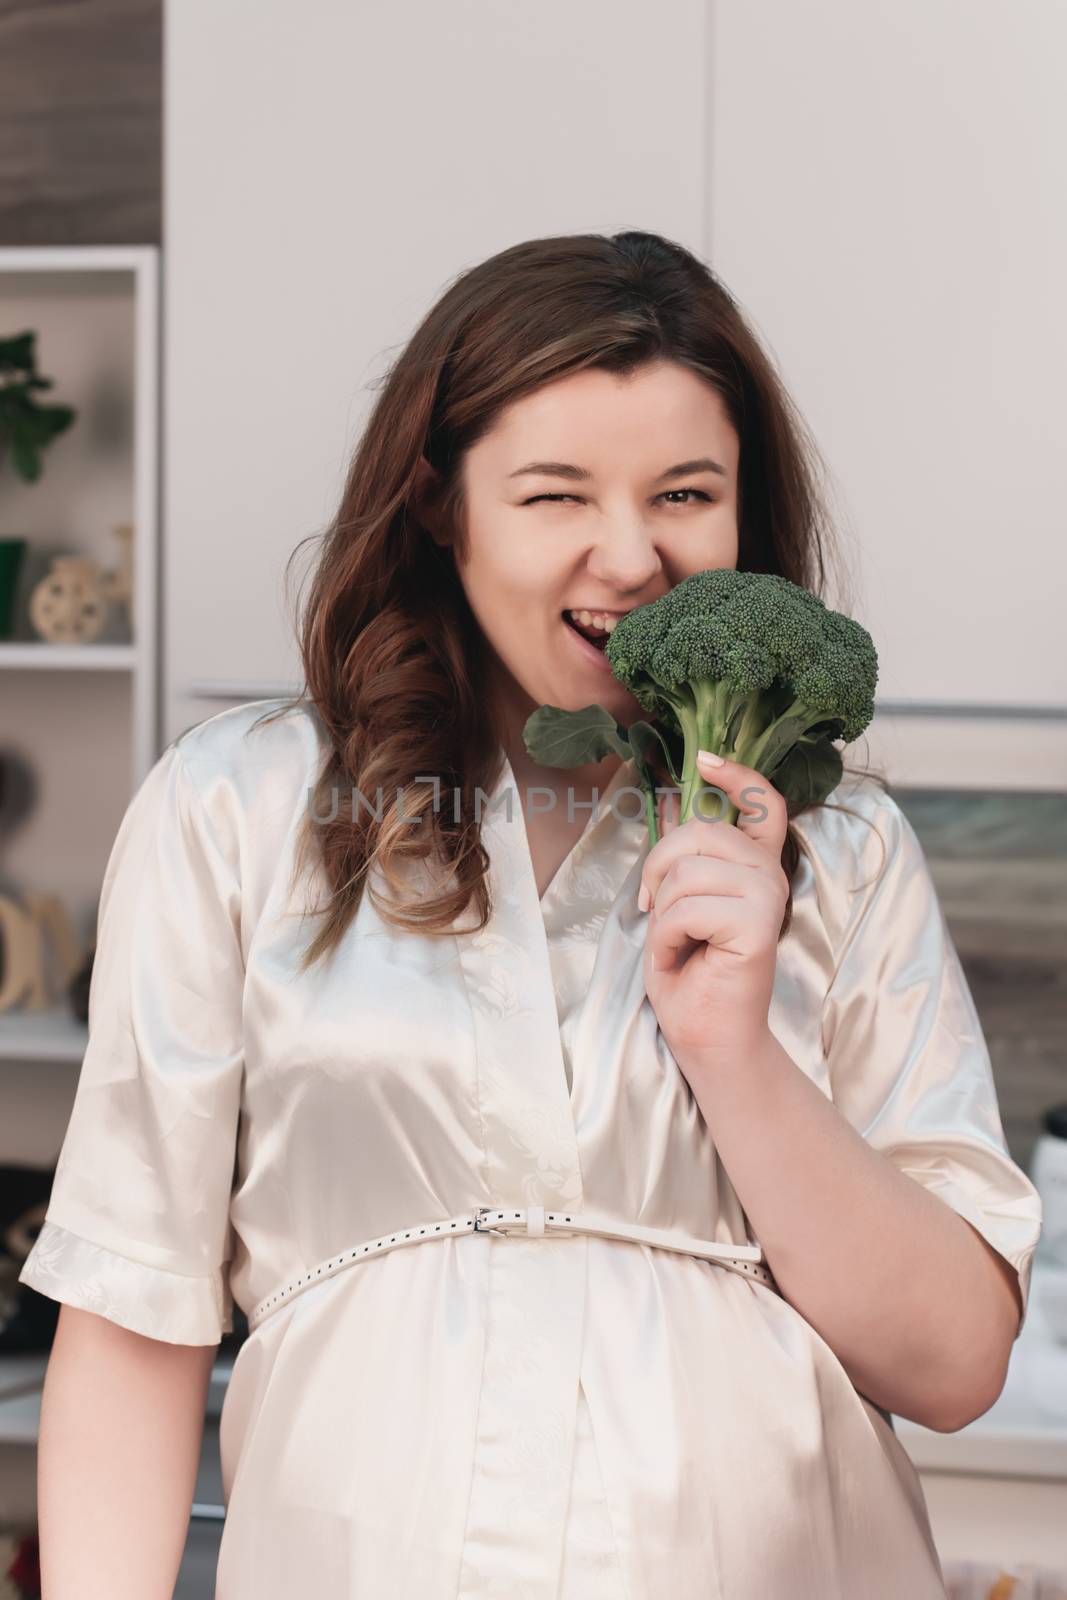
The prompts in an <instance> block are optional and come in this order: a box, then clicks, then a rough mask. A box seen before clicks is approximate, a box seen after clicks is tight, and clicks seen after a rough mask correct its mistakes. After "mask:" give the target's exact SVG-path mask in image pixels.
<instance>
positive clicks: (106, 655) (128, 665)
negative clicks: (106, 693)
mask: <svg viewBox="0 0 1067 1600" xmlns="http://www.w3.org/2000/svg"><path fill="white" fill-rule="evenodd" d="M136 666H137V647H136V645H132V644H49V643H48V642H47V641H46V640H44V639H42V640H41V641H40V643H36V644H35V643H33V642H32V641H30V640H19V641H18V642H12V641H11V640H10V639H0V669H2V668H4V667H7V668H8V669H11V670H17V671H20V672H27V671H29V672H133V671H134V670H135V669H136ZM12 692H13V691H12Z"/></svg>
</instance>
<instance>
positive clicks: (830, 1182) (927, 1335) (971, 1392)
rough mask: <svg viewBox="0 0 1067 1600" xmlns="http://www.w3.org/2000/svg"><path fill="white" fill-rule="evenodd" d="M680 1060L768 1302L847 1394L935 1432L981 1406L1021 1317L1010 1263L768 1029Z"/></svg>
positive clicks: (995, 1389)
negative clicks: (800, 1327) (848, 1114)
mask: <svg viewBox="0 0 1067 1600" xmlns="http://www.w3.org/2000/svg"><path fill="white" fill-rule="evenodd" d="M742 1057H743V1059H742ZM679 1065H680V1066H681V1067H682V1070H683V1071H684V1072H685V1075H686V1077H687V1078H688V1080H689V1083H690V1085H691V1087H692V1089H693V1093H694V1095H695V1096H696V1099H697V1103H698V1105H699V1106H700V1109H701V1112H702V1113H703V1116H704V1120H705V1122H706V1123H707V1125H708V1128H709V1130H710V1133H711V1136H712V1139H713V1141H714V1144H715V1147H716V1149H717V1151H718V1153H719V1156H720V1158H721V1160H722V1163H723V1166H724V1167H725V1169H726V1172H727V1174H728V1176H729V1178H730V1181H731V1183H732V1184H733V1187H734V1189H735V1190H736V1192H737V1196H738V1198H739V1200H740V1202H741V1205H742V1206H743V1208H744V1210H745V1213H746V1216H747V1217H748V1219H749V1221H750V1223H751V1226H752V1230H753V1233H754V1234H755V1237H756V1238H757V1239H758V1240H759V1242H760V1244H761V1245H762V1247H763V1250H764V1253H765V1255H766V1258H767V1262H768V1265H769V1266H770V1268H771V1271H772V1272H773V1273H774V1276H775V1279H776V1280H777V1283H778V1285H779V1287H780V1289H781V1290H782V1293H783V1294H784V1295H785V1297H786V1299H787V1300H789V1302H790V1303H791V1304H792V1305H794V1306H795V1307H796V1308H797V1310H798V1311H799V1312H800V1313H801V1315H802V1316H803V1317H804V1318H805V1319H806V1320H807V1321H808V1322H809V1323H810V1324H811V1325H812V1327H813V1328H815V1330H816V1331H817V1332H818V1333H819V1334H820V1335H821V1336H822V1338H823V1339H825V1340H826V1343H827V1344H828V1345H829V1346H830V1348H831V1349H832V1350H833V1351H834V1354H835V1355H836V1356H837V1358H838V1360H839V1361H840V1362H841V1364H842V1366H843V1367H844V1368H845V1370H846V1371H847V1373H848V1374H849V1377H850V1378H851V1379H852V1381H853V1383H854V1384H855V1386H856V1388H857V1389H858V1390H859V1391H860V1393H861V1394H863V1395H865V1396H866V1397H867V1398H868V1399H869V1400H872V1401H874V1403H875V1404H876V1405H880V1406H883V1407H884V1408H885V1409H886V1410H888V1411H891V1412H894V1413H896V1414H897V1415H898V1416H901V1417H906V1418H909V1419H911V1420H914V1421H917V1422H920V1423H924V1424H925V1425H926V1426H928V1427H933V1428H937V1429H939V1430H941V1431H951V1430H953V1429H955V1428H960V1427H963V1426H964V1425H965V1424H966V1423H967V1422H969V1421H972V1420H973V1419H974V1418H975V1417H977V1416H980V1415H981V1414H982V1412H983V1411H986V1410H988V1408H989V1406H990V1405H992V1403H993V1401H994V1400H995V1399H996V1397H997V1395H998V1394H999V1393H1000V1391H1001V1389H1002V1387H1003V1383H1004V1376H1005V1373H1006V1371H1007V1363H1008V1358H1009V1356H1010V1354H1011V1346H1012V1341H1013V1339H1014V1337H1015V1334H1016V1331H1017V1329H1018V1325H1019V1316H1020V1314H1021V1301H1020V1298H1019V1291H1018V1284H1017V1279H1016V1274H1015V1272H1014V1269H1013V1268H1012V1267H1011V1265H1010V1263H1008V1262H1006V1261H1005V1260H1004V1259H1003V1258H1002V1257H1001V1256H999V1255H998V1254H997V1253H996V1252H995V1251H994V1250H993V1249H992V1247H991V1246H989V1245H988V1244H987V1243H986V1242H985V1240H984V1239H982V1237H981V1236H980V1235H979V1234H978V1233H977V1231H976V1230H975V1229H974V1228H972V1227H971V1225H970V1224H969V1223H968V1222H966V1221H965V1220H964V1219H963V1218H962V1217H961V1216H959V1215H958V1213H956V1212H955V1211H953V1210H952V1209H951V1208H950V1207H949V1206H947V1205H946V1204H945V1203H944V1202H943V1201H942V1200H940V1199H938V1198H937V1196H936V1195H934V1194H932V1193H931V1192H929V1191H928V1190H926V1189H924V1188H923V1187H922V1185H921V1184H919V1183H917V1182H916V1181H915V1180H914V1179H912V1178H910V1177H908V1175H907V1174H906V1173H903V1172H899V1171H898V1170H897V1169H896V1168H895V1167H894V1166H893V1165H892V1163H891V1162H890V1161H888V1160H887V1159H886V1158H885V1157H884V1156H883V1155H882V1154H881V1153H880V1152H879V1151H877V1150H875V1149H874V1148H873V1147H872V1146H871V1145H869V1144H868V1143H867V1142H866V1140H865V1139H864V1138H863V1137H862V1136H861V1135H860V1134H859V1133H858V1132H857V1131H856V1129H855V1128H853V1127H852V1125H851V1124H850V1123H849V1122H848V1121H846V1119H845V1118H844V1117H843V1116H842V1115H841V1113H840V1112H839V1111H838V1110H837V1108H836V1107H835V1106H834V1105H833V1103H832V1102H831V1101H830V1100H829V1099H828V1098H827V1097H826V1096H825V1095H824V1094H823V1093H822V1091H821V1090H820V1089H819V1088H818V1086H817V1085H816V1084H814V1083H813V1082H812V1081H811V1080H810V1079H809V1078H808V1077H807V1076H806V1074H805V1073H804V1072H803V1071H802V1070H801V1069H800V1068H799V1067H798V1066H797V1064H796V1062H794V1061H793V1059H792V1057H791V1056H790V1055H789V1054H788V1053H787V1051H785V1050H784V1049H783V1048H782V1046H781V1045H780V1044H779V1042H778V1040H777V1039H776V1038H775V1037H774V1035H773V1034H771V1033H770V1032H767V1033H766V1034H765V1035H761V1036H760V1038H759V1039H757V1040H756V1041H755V1042H754V1043H753V1045H752V1046H751V1047H750V1048H748V1049H746V1050H744V1051H743V1052H735V1053H734V1055H732V1056H731V1059H729V1060H728V1061H727V1060H723V1059H721V1058H712V1057H707V1058H704V1059H702V1060H700V1061H691V1062H688V1063H682V1062H679Z"/></svg>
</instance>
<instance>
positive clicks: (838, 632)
mask: <svg viewBox="0 0 1067 1600" xmlns="http://www.w3.org/2000/svg"><path fill="white" fill-rule="evenodd" d="M605 655H606V657H607V660H608V662H609V664H610V666H611V669H612V672H613V674H614V676H615V678H616V679H617V680H618V681H619V682H620V683H621V684H622V685H623V686H624V687H625V688H626V689H628V690H629V692H630V693H631V694H632V695H633V697H634V699H635V700H636V701H637V702H638V704H639V705H640V706H642V707H643V709H644V710H645V711H646V712H648V714H649V716H650V717H652V718H653V719H654V724H652V725H650V724H649V723H646V722H638V723H634V724H633V726H632V727H631V728H629V729H624V728H622V727H621V726H620V725H619V724H618V723H617V722H616V721H615V719H614V717H612V716H611V714H610V713H609V712H608V711H606V710H605V708H604V707H602V706H586V707H585V708H584V709H583V710H582V711H575V712H567V711H563V710H561V709H560V708H559V707H555V706H542V707H541V708H540V710H539V711H536V712H534V714H533V716H532V717H531V718H529V719H528V721H527V723H526V727H525V730H524V735H525V739H526V746H527V749H528V750H529V752H530V754H531V756H533V757H534V759H535V760H539V761H542V762H543V763H544V764H545V765H548V766H577V765H581V764H582V763H583V762H587V761H597V760H602V759H603V757H604V756H605V755H606V754H607V753H608V752H609V751H610V750H615V751H617V752H618V753H619V754H620V755H623V756H629V755H632V756H634V758H635V761H636V763H637V766H638V770H639V772H640V775H641V779H642V783H643V785H644V788H645V793H646V801H647V806H646V811H647V819H648V825H649V831H650V833H651V835H652V839H653V842H655V839H656V838H657V836H658V830H657V827H656V812H655V787H656V778H655V774H654V773H653V770H652V766H651V761H650V755H651V751H652V750H653V748H654V746H655V745H656V744H658V745H659V746H660V747H661V748H662V750H663V752H664V754H665V756H666V762H667V767H668V769H669V771H670V774H671V777H672V779H673V780H674V782H675V783H676V784H677V785H678V786H679V788H680V791H681V811H680V820H681V821H682V822H686V821H688V819H689V818H690V817H691V816H693V815H694V814H695V813H696V812H697V811H699V814H700V815H702V816H705V817H711V816H716V815H718V816H719V817H720V820H726V821H728V822H736V821H737V818H738V815H739V813H738V808H737V807H736V806H734V805H732V804H728V803H726V804H725V809H724V810H721V811H720V812H716V811H715V809H714V807H713V808H712V810H711V811H710V812H709V810H708V808H707V806H706V805H705V804H704V803H702V800H701V797H702V795H703V794H704V792H705V789H706V787H707V786H706V785H705V782H704V779H703V778H702V777H701V775H700V773H699V771H698V769H697V764H696V753H697V751H698V750H711V751H714V752H716V753H717V754H719V755H723V756H726V757H727V758H729V759H730V760H733V761H738V762H740V763H742V765H744V766H748V767H752V768H754V769H755V771H757V772H760V773H762V774H763V776H764V777H766V778H768V779H769V780H770V781H771V782H772V783H773V784H774V785H775V787H776V788H778V789H779V790H781V792H782V793H783V794H784V795H785V796H786V799H787V800H788V801H792V802H793V803H794V804H795V805H796V806H797V807H798V808H799V807H800V806H801V805H805V804H813V803H817V802H818V801H820V800H823V799H825V798H826V796H827V795H828V794H829V793H830V791H831V790H832V789H833V788H834V787H835V785H836V784H837V783H838V782H839V781H840V778H841V773H842V770H843V769H842V764H841V756H840V753H839V751H838V750H837V748H836V747H835V744H834V742H833V741H834V740H843V741H844V742H845V743H846V744H847V743H851V741H852V740H854V739H858V738H859V736H860V734H861V733H862V732H863V731H864V729H865V728H866V727H867V726H868V724H869V723H870V721H871V718H872V717H873V715H874V690H875V684H876V681H877V676H878V658H877V654H876V651H875V647H874V643H873V641H872V639H871V637H870V635H869V634H868V633H867V631H866V629H864V628H863V627H861V626H860V624H859V623H858V622H854V621H852V620H851V618H849V617H846V616H842V615H841V614H840V613H839V612H836V611H831V610H830V609H829V608H828V607H827V606H826V604H825V603H824V602H823V601H822V600H820V599H819V598H818V597H817V596H816V595H813V594H810V593H809V592H808V591H807V590H806V589H802V588H800V587H799V586H798V585H797V584H795V583H790V582H789V580H788V579H786V578H782V577H778V576H777V575H775V574H772V573H759V572H738V571H736V570H735V569H734V568H732V567H717V568H713V569H711V570H709V571H706V572H697V573H694V574H693V576H692V577H689V578H686V579H684V580H683V581H682V582H681V583H679V584H677V585H676V586H675V587H674V588H673V589H671V590H670V591H669V593H667V594H665V595H664V596H663V597H662V599H660V600H655V601H653V602H652V603H651V604H649V605H644V606H638V607H637V608H636V609H635V610H634V611H631V612H629V613H628V614H627V615H626V616H625V617H623V618H622V619H621V621H620V622H619V623H618V624H617V626H616V628H615V630H614V632H613V633H612V634H611V636H610V637H609V639H608V641H607V645H606V647H605ZM679 767H680V769H681V770H680V772H679V770H678V768H679ZM721 799H722V801H723V802H725V799H726V797H725V796H721Z"/></svg>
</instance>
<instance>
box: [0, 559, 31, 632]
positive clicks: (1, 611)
mask: <svg viewBox="0 0 1067 1600" xmlns="http://www.w3.org/2000/svg"><path fill="white" fill-rule="evenodd" d="M25 554H26V540H25V539H0V639H10V638H11V632H12V622H13V619H14V611H15V588H16V585H17V584H18V580H19V572H20V571H21V569H22V560H23V557H24V556H25Z"/></svg>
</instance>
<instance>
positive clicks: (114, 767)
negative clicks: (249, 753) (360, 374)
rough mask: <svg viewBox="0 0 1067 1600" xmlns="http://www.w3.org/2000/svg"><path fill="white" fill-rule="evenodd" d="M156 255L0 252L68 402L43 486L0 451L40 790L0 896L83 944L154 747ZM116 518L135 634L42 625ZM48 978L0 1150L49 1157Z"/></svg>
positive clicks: (26, 743) (29, 758) (116, 625)
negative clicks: (67, 572) (41, 913)
mask: <svg viewBox="0 0 1067 1600" xmlns="http://www.w3.org/2000/svg"><path fill="white" fill-rule="evenodd" d="M160 260H161V257H160V251H159V249H158V248H156V247H155V246H131V247H128V248H127V247H110V246H107V247H84V248H81V247H79V248H66V247H55V248H30V249H19V248H16V249H0V337H13V336H15V335H17V334H19V333H23V332H27V331H32V332H33V333H34V334H35V335H36V356H37V364H38V368H39V370H40V372H41V373H42V374H43V375H44V376H45V377H46V378H48V379H50V380H51V382H52V388H51V389H48V390H43V391H41V395H40V397H39V400H40V402H41V403H46V404H47V403H58V404H65V405H71V406H73V408H74V410H75V417H74V421H73V424H72V426H71V427H70V428H68V429H67V430H65V431H64V432H63V433H61V434H59V435H58V436H57V437H56V438H55V439H54V440H53V441H52V442H51V443H50V444H49V445H48V446H46V448H45V449H44V451H43V454H42V471H41V475H40V478H39V479H38V480H37V481H36V482H33V483H27V482H25V481H24V480H23V479H21V478H20V477H19V476H18V475H17V474H16V473H15V471H14V468H13V466H12V464H11V461H10V457H9V456H8V455H7V454H6V453H5V454H4V456H3V457H2V458H0V537H7V538H13V537H17V538H21V539H24V540H25V541H26V546H27V554H26V563H25V565H24V567H23V569H22V572H21V574H20V582H19V584H18V586H17V589H16V595H15V611H14V615H13V619H12V621H13V628H12V632H13V635H14V637H12V638H9V639H0V751H4V752H8V751H10V752H12V753H13V754H14V755H15V757H16V758H17V759H18V760H20V761H21V762H23V763H24V765H25V767H26V768H27V770H28V772H29V774H30V775H31V778H30V781H31V782H32V785H33V789H34V792H33V794H32V796H31V797H29V799H28V803H27V805H26V806H25V808H24V814H23V815H22V816H21V817H19V818H18V819H16V821H15V822H14V823H13V825H12V826H11V827H10V828H9V829H8V830H7V832H6V833H5V837H4V840H3V857H2V872H0V892H3V893H5V894H7V895H9V896H12V897H14V898H15V899H16V900H18V898H19V896H20V895H21V894H22V893H28V892H30V891H35V892H44V893H48V894H54V895H55V896H56V897H57V898H58V899H59V900H60V902H61V903H62V905H63V906H64V908H65V910H66V911H67V913H68V914H69V916H70V918H71V920H72V923H73V924H74V926H75V930H76V936H77V937H78V938H79V940H80V941H81V943H82V945H83V948H86V947H87V946H88V944H89V943H91V940H92V934H93V927H94V923H95V915H96V905H97V902H98V898H99V893H100V887H101V883H102V881H103V872H104V867H105V865H106V861H107V855H108V852H109V850H110V848H111V846H112V844H113V841H114V839H115V836H116V833H117V830H118V827H119V824H120V823H121V821H122V816H123V812H124V810H125V808H126V806H127V805H128V803H129V800H130V797H131V795H132V794H133V792H134V791H135V790H136V788H137V787H138V786H139V785H140V783H141V781H142V780H143V778H144V777H145V775H146V774H147V772H148V770H149V768H150V767H151V766H152V764H153V762H154V761H155V759H156V757H157V755H158V740H159V728H160V707H159V698H160V696H159V667H158V659H159V649H158V633H159V622H158V619H159V614H160V607H159V595H158V588H159V543H160V526H159V525H160V498H161V497H160V474H159V436H160V382H159V368H160V359H159V352H160V347H161V334H160ZM121 525H126V526H128V527H129V528H130V529H132V540H131V542H130V546H129V552H130V558H131V563H132V595H131V602H130V607H129V619H128V620H129V624H130V626H129V628H127V627H126V626H125V624H126V622H127V618H126V616H124V615H123V613H122V612H121V611H119V612H118V613H115V612H112V613H111V615H110V617H109V626H108V627H107V629H106V630H105V632H104V633H103V635H102V636H101V638H100V640H99V641H98V642H91V643H84V644H57V643H54V642H52V641H50V640H46V639H42V638H38V637H36V636H34V635H35V630H33V629H32V627H31V625H30V624H29V621H28V618H27V606H28V602H29V598H30V594H31V593H32V591H33V588H34V587H35V585H36V583H37V582H38V581H39V579H40V577H43V576H44V574H45V572H46V571H47V569H48V564H49V561H50V559H51V558H52V557H53V556H56V555H59V554H71V555H83V556H88V557H90V558H92V559H94V560H96V561H98V563H99V564H100V566H101V567H102V568H104V569H105V570H106V569H108V568H111V567H116V566H118V564H119V562H120V560H121V556H122V544H121V541H120V540H119V539H117V538H116V536H115V535H116V530H118V529H119V527H120V526H121ZM124 633H132V637H129V638H123V637H122V635H123V634H124ZM49 983H50V986H51V987H52V989H53V995H52V999H51V1004H50V1006H49V1008H48V1009H47V1010H44V1011H30V1010H28V1009H26V1008H25V1007H19V1008H17V1009H8V1010H6V1011H0V1070H5V1069H6V1070H7V1071H8V1073H9V1076H7V1077H6V1078H5V1079H4V1080H3V1090H4V1094H5V1095H6V1100H5V1111H4V1116H3V1118H2V1122H3V1130H2V1135H0V1160H18V1159H20V1155H19V1152H20V1149H22V1148H24V1147H26V1148H33V1149H34V1150H42V1149H43V1150H49V1149H50V1150H52V1151H54V1152H58V1149H59V1145H60V1142H61V1140H62V1136H63V1133H64V1131H65V1118H66V1116H67V1115H69V1109H70V1108H69V1105H67V1106H66V1107H65V1108H64V1104H63V1096H62V1095H57V1093H56V1087H55V1086H56V1084H57V1082H58V1081H59V1078H58V1075H57V1074H56V1073H55V1072H54V1071H49V1070H45V1069H48V1068H49V1067H55V1066H56V1065H57V1064H66V1065H67V1066H68V1067H69V1066H70V1065H73V1066H75V1067H76V1066H78V1065H80V1063H81V1061H82V1059H83V1057H84V1053H85V1047H86V1044H87V1042H88V1028H87V1027H86V1025H85V1024H84V1023H83V1022H81V1021H79V1020H78V1018H77V1017H76V1016H75V1015H74V1013H73V1010H72V1007H71V1004H70V1002H69V999H68V997H67V996H66V994H64V993H61V992H60V993H56V992H55V988H56V985H57V980H56V975H55V972H54V970H52V971H51V972H50V975H49ZM38 1066H39V1067H40V1068H41V1069H42V1070H41V1071H39V1072H37V1071H34V1070H30V1071H27V1070H26V1068H27V1067H32V1068H37V1067H38ZM16 1083H17V1084H18V1089H17V1094H16V1092H15V1090H14V1088H13V1086H14V1085H15V1084H16ZM16 1102H17V1116H16V1115H12V1114H11V1109H10V1108H11V1105H12V1104H15V1103H16ZM57 1119H58V1122H57ZM24 1142H25V1144H24Z"/></svg>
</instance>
